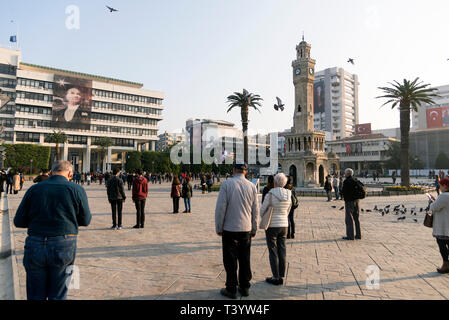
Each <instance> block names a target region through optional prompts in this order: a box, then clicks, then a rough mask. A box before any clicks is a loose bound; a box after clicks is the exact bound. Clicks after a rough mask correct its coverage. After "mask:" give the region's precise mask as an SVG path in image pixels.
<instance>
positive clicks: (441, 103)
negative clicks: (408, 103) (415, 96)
mask: <svg viewBox="0 0 449 320" xmlns="http://www.w3.org/2000/svg"><path fill="white" fill-rule="evenodd" d="M436 89H437V91H436V93H437V94H438V95H439V96H440V97H439V98H433V100H434V101H435V104H433V105H423V106H420V107H419V108H418V112H415V111H414V110H412V130H425V129H436V128H444V127H449V85H446V86H440V87H436Z"/></svg>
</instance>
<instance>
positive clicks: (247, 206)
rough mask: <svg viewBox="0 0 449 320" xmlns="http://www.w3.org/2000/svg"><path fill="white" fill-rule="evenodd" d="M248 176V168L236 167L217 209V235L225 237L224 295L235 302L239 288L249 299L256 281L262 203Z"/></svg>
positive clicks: (223, 242)
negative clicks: (254, 255)
mask: <svg viewBox="0 0 449 320" xmlns="http://www.w3.org/2000/svg"><path fill="white" fill-rule="evenodd" d="M247 174H248V166H247V165H246V164H236V165H235V166H234V177H233V178H232V179H229V180H227V181H224V182H223V183H222V185H221V188H220V192H219V194H218V199H217V204H216V208H215V231H216V232H217V234H218V235H219V236H220V237H222V245H223V264H224V268H225V270H226V288H224V289H221V291H220V293H221V294H222V295H223V296H226V297H229V298H232V299H236V298H237V286H238V287H239V291H240V293H241V294H242V296H245V297H247V296H248V295H249V288H250V287H251V284H250V281H251V279H252V273H251V263H250V261H251V257H250V255H251V238H254V237H255V236H256V231H257V226H258V220H259V201H258V197H257V190H256V186H255V185H254V184H252V183H251V182H250V181H248V180H247V179H246V177H245V176H246V175H247ZM237 268H238V277H237Z"/></svg>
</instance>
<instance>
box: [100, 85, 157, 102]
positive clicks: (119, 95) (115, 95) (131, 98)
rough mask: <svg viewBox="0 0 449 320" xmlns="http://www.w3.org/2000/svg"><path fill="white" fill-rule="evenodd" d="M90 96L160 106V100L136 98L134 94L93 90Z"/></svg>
mask: <svg viewBox="0 0 449 320" xmlns="http://www.w3.org/2000/svg"><path fill="white" fill-rule="evenodd" d="M92 95H93V96H98V97H105V98H111V99H119V100H127V101H134V102H141V103H148V104H158V105H162V99H158V98H152V97H144V96H137V95H134V94H127V93H120V92H114V91H106V90H99V89H93V90H92Z"/></svg>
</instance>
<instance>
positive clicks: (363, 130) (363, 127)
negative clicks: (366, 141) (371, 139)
mask: <svg viewBox="0 0 449 320" xmlns="http://www.w3.org/2000/svg"><path fill="white" fill-rule="evenodd" d="M355 134H356V135H359V134H371V123H364V124H356V125H355Z"/></svg>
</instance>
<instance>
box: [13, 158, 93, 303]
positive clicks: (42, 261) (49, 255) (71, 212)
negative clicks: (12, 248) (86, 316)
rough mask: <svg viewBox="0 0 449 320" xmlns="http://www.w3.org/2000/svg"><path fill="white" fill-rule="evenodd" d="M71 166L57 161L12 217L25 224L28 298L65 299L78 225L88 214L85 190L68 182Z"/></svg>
mask: <svg viewBox="0 0 449 320" xmlns="http://www.w3.org/2000/svg"><path fill="white" fill-rule="evenodd" d="M72 176H73V167H72V165H71V163H70V162H68V161H63V160H60V161H57V162H55V163H54V164H53V166H52V169H51V177H50V178H49V179H48V180H47V181H43V182H41V183H38V184H35V185H33V186H31V187H30V188H29V189H28V190H27V192H26V193H25V195H24V197H23V199H22V201H21V203H20V205H19V208H18V209H17V212H16V215H15V217H14V225H15V226H16V227H17V228H28V237H27V238H26V240H25V251H24V256H23V265H24V267H25V271H26V292H27V299H28V300H47V299H48V300H65V299H66V298H67V290H68V286H67V283H69V282H70V278H71V276H72V271H73V265H74V262H75V252H76V242H77V234H78V228H79V227H80V226H83V227H87V226H88V225H89V224H90V221H91V219H92V215H91V213H90V209H89V203H88V200H87V195H86V191H84V189H83V188H82V187H80V186H78V185H77V184H75V183H71V182H70V179H71V178H72Z"/></svg>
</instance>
